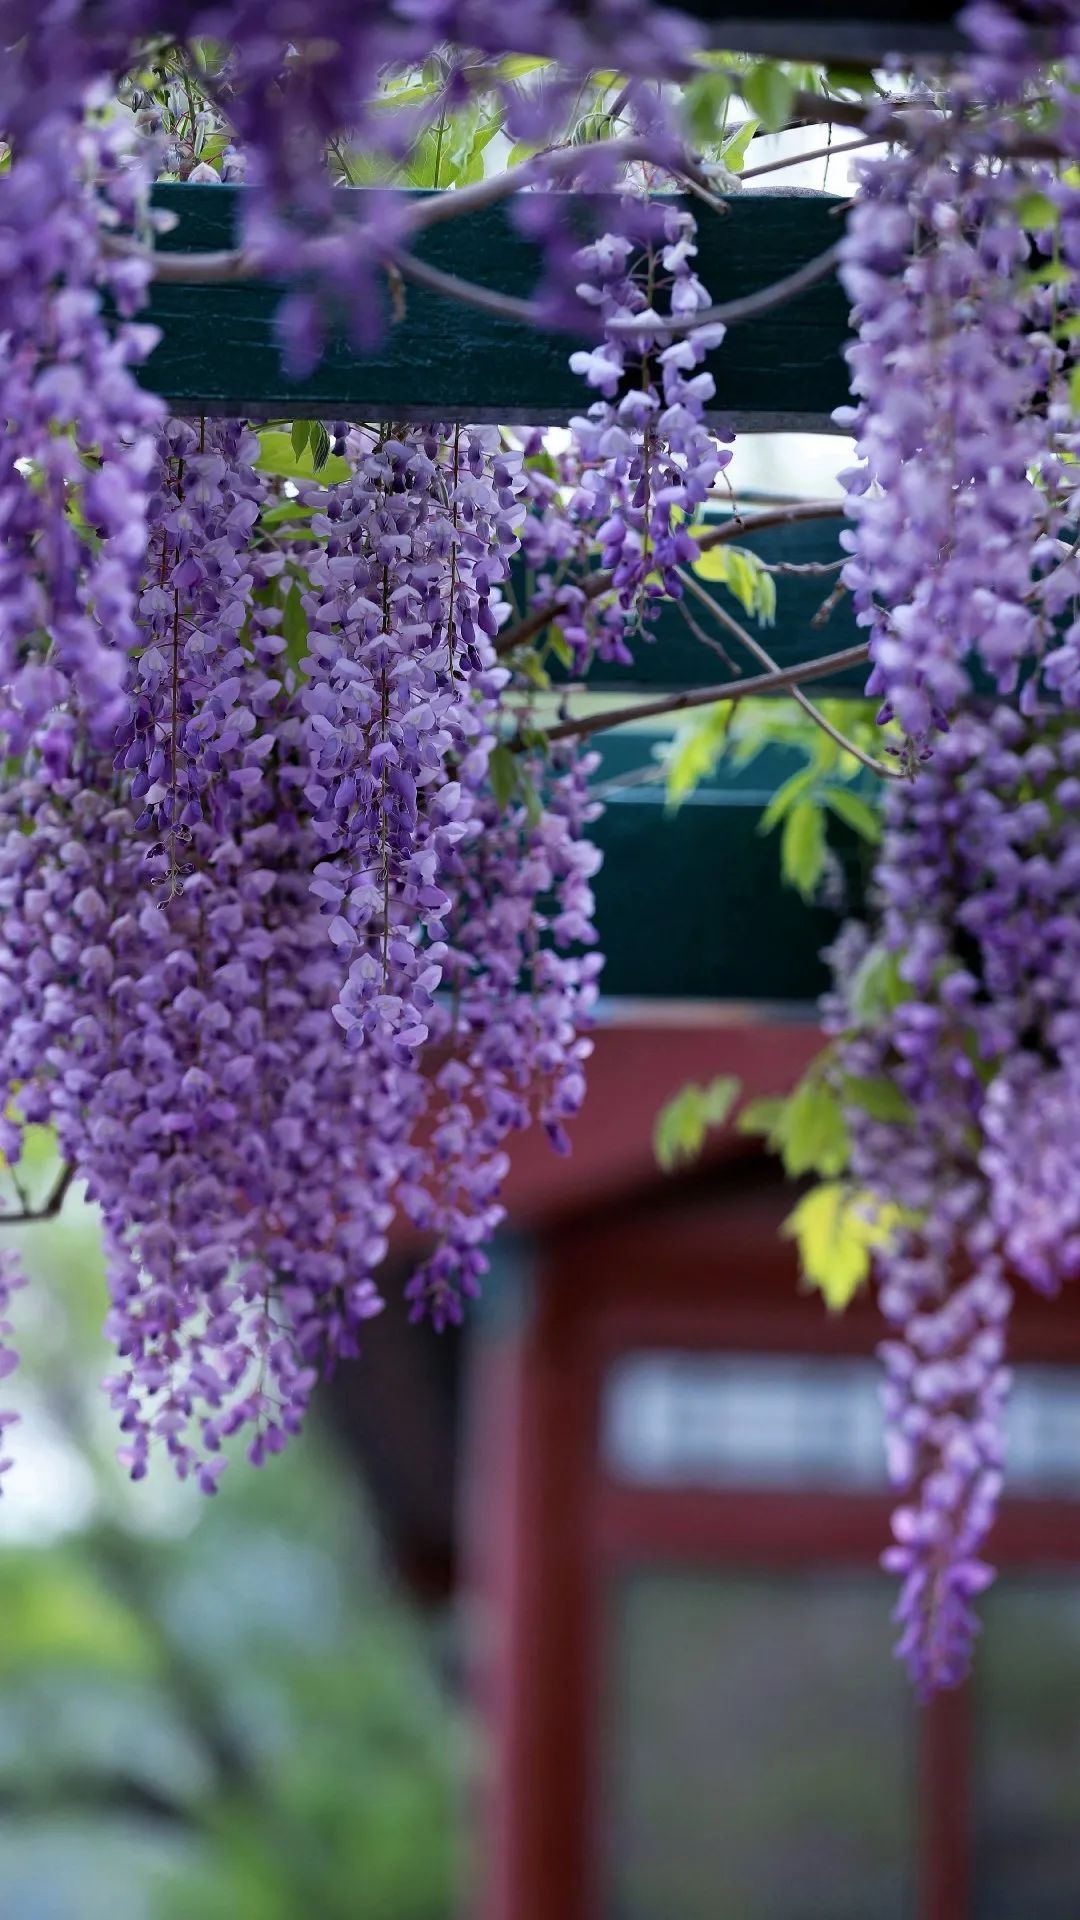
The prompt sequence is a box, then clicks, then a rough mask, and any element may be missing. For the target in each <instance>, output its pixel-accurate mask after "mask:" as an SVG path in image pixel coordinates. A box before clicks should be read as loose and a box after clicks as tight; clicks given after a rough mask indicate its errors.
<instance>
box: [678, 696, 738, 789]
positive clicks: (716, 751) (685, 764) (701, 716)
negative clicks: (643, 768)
mask: <svg viewBox="0 0 1080 1920" xmlns="http://www.w3.org/2000/svg"><path fill="white" fill-rule="evenodd" d="M732 712H733V709H732V708H731V706H730V705H728V704H726V703H725V704H723V705H720V706H715V707H702V708H701V710H700V711H699V712H698V713H695V714H691V715H690V717H689V719H688V720H686V721H684V723H683V725H682V726H681V727H680V728H679V731H678V733H677V734H676V735H675V738H674V740H673V741H672V743H671V746H670V747H669V748H668V751H667V755H666V758H665V760H664V774H665V780H666V786H667V802H668V806H669V807H671V808H672V809H677V808H678V807H679V806H681V804H682V802H683V801H684V800H685V799H686V796H687V794H688V793H693V792H694V789H695V788H696V787H697V786H699V785H700V783H701V781H702V780H705V779H707V778H708V776H709V774H710V773H712V771H713V768H714V767H715V766H716V764H717V762H718V761H719V760H720V759H721V758H722V756H723V752H724V747H725V744H726V742H727V737H728V729H729V728H730V726H731V717H732Z"/></svg>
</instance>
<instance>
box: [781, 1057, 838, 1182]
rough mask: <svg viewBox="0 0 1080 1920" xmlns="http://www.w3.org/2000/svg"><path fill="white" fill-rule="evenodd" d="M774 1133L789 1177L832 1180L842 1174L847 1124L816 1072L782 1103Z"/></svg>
mask: <svg viewBox="0 0 1080 1920" xmlns="http://www.w3.org/2000/svg"><path fill="white" fill-rule="evenodd" d="M778 1131H779V1132H780V1133H781V1140H780V1147H781V1152H782V1153H783V1156H784V1167H785V1170H786V1171H787V1172H788V1173H789V1174H791V1175H792V1177H793V1178H797V1177H798V1176H799V1174H802V1173H820V1174H824V1175H825V1177H826V1178H827V1179H832V1178H833V1177H834V1176H835V1175H836V1174H838V1173H843V1171H844V1169H845V1167H846V1166H847V1163H848V1155H849V1153H850V1142H849V1139H848V1130H847V1125H846V1123H845V1121H844V1115H843V1111H842V1109H841V1106H840V1102H839V1100H838V1099H837V1097H836V1095H835V1093H834V1092H833V1090H832V1088H831V1087H830V1086H829V1084H828V1082H827V1081H826V1080H824V1079H823V1078H822V1077H821V1074H820V1073H814V1072H810V1073H808V1074H806V1075H805V1076H804V1078H803V1079H802V1080H800V1082H799V1084H798V1086H797V1087H796V1088H795V1091H794V1093H792V1094H791V1095H790V1096H789V1098H788V1100H787V1102H786V1103H785V1112H784V1117H783V1121H782V1122H781V1124H780V1127H779V1129H778Z"/></svg>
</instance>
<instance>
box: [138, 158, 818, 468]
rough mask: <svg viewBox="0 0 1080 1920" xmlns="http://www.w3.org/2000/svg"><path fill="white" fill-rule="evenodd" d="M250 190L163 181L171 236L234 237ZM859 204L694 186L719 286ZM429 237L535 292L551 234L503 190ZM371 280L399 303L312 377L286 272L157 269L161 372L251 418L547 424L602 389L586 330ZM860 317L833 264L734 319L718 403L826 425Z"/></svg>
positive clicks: (434, 250) (424, 249) (757, 272)
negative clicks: (223, 279)
mask: <svg viewBox="0 0 1080 1920" xmlns="http://www.w3.org/2000/svg"><path fill="white" fill-rule="evenodd" d="M244 193H245V189H244V188H243V187H235V186H224V185H219V186H194V187H193V186H161V187H158V188H157V189H156V190H155V202H156V204H157V205H158V206H160V207H162V208H165V209H167V210H168V211H169V212H171V213H173V214H175V215H176V216H177V224H176V225H175V227H174V228H173V230H172V231H171V232H170V233H168V234H166V235H165V236H163V238H162V240H161V242H160V244H161V245H162V246H163V247H165V248H166V249H168V250H170V251H180V252H185V251H186V252H212V251H216V250H218V249H220V248H228V247H231V246H234V245H235V244H236V243H237V241H238V237H239V230H240V225H241V207H242V201H243V196H244ZM340 199H341V206H342V212H343V216H344V217H349V216H350V215H353V216H354V217H356V218H357V219H358V220H359V221H361V222H362V220H363V217H364V208H365V201H367V200H369V195H368V194H367V193H366V191H365V190H364V189H362V188H355V189H353V188H342V189H341V190H340ZM606 205H610V202H608V203H605V201H604V200H603V199H593V200H590V199H589V198H588V197H587V196H576V197H575V209H576V212H575V217H576V219H577V220H578V221H579V222H580V226H581V231H582V236H583V238H585V237H587V235H588V234H589V233H590V232H594V233H595V232H601V231H603V228H604V225H605V208H606ZM843 205H844V203H843V202H842V201H840V200H837V199H835V198H833V197H832V196H831V195H827V194H817V193H808V192H801V193H800V192H792V191H785V192H770V193H766V192H762V193H744V194H735V195H733V196H732V198H731V200H730V201H729V202H728V210H727V212H726V213H723V214H719V213H712V212H710V211H708V210H707V209H705V208H703V207H702V206H701V205H700V203H697V202H695V203H694V206H693V210H694V213H695V215H696V216H697V219H698V223H699V249H700V252H699V270H700V273H701V277H702V279H703V281H704V283H705V285H706V286H707V287H709V289H710V291H711V292H712V293H713V295H714V297H715V298H716V299H718V300H724V301H728V300H732V299H737V298H739V297H740V296H741V295H744V294H748V293H752V292H754V291H756V290H758V289H759V288H761V287H764V286H767V285H769V284H771V283H772V282H773V281H776V280H779V279H781V278H783V277H784V276H785V275H787V274H789V273H791V272H792V271H793V270H794V269H795V268H797V267H798V266H800V265H801V264H803V263H804V262H807V261H810V260H812V259H813V258H814V257H815V256H816V255H818V254H821V253H823V252H824V251H825V250H826V248H828V247H829V246H831V245H832V244H833V242H834V241H835V240H836V239H837V238H838V237H839V234H840V232H841V218H842V210H843ZM416 251H417V254H418V255H419V256H420V257H421V258H423V259H424V260H425V261H428V262H430V263H431V264H432V265H434V266H437V267H440V268H442V269H443V270H444V271H447V272H450V273H453V274H456V275H457V276H459V277H460V278H462V279H467V280H474V281H479V282H481V283H483V284H485V285H488V286H492V287H496V288H498V289H499V290H500V291H502V292H506V293H512V294H517V295H520V296H525V297H527V296H529V295H530V294H532V293H533V292H534V290H535V288H536V286H537V283H538V281H539V279H540V275H541V259H540V253H539V249H538V248H537V246H536V245H535V244H534V243H533V242H532V241H530V240H528V239H526V238H524V237H523V236H522V235H521V234H520V233H519V232H518V231H517V229H516V228H515V226H514V223H513V218H512V214H511V212H510V210H509V209H508V208H507V206H506V205H505V204H500V205H497V206H490V207H487V208H484V209H482V210H480V211H477V212H474V213H471V214H468V215H465V216H462V217H460V218H457V219H454V220H449V221H445V222H443V223H441V224H435V225H433V226H432V227H430V228H429V229H427V230H425V231H424V232H423V233H422V234H421V235H420V236H419V237H418V240H417V247H416ZM372 286H373V291H372V298H373V299H375V300H378V301H379V302H380V303H381V305H382V306H383V312H382V315H381V322H382V324H381V326H380V327H379V329H378V330H377V332H378V340H377V344H375V345H374V346H370V347H367V348H364V349H363V350H361V349H359V348H357V347H356V346H355V345H353V344H350V340H349V317H348V316H347V315H341V316H338V319H337V323H336V330H335V331H333V333H332V337H331V338H330V340H329V343H328V346H327V351H326V353H325V354H324V357H323V360H322V362H321V364H320V365H319V367H318V368H317V370H316V372H315V373H314V374H312V375H311V377H310V378H309V379H305V380H300V381H296V380H290V379H289V378H288V377H287V376H286V374H285V373H284V371H283V368H282V362H281V355H280V352H279V349H278V342H277V337H276V333H275V327H274V316H275V312H276V309H277V307H278V304H279V302H280V300H281V298H282V292H283V289H282V287H281V286H278V285H274V284H272V283H267V282H239V283H235V284H226V285H198V286H194V285H192V286H185V285H174V284H172V283H169V284H164V283H160V282H159V283H158V284H157V285H156V286H155V288H154V291H153V298H152V300H151V303H150V311H149V316H148V317H149V318H150V319H151V320H153V321H154V322H155V323H156V324H157V325H158V326H159V327H160V328H161V329H162V335H163V337H162V340H161V342H160V343H159V345H158V346H157V347H156V348H155V349H154V352H153V353H152V354H151V356H150V358H149V360H148V362H147V364H146V368H145V375H144V377H145V379H146V382H147V384H148V385H149V386H151V387H152V388H153V389H154V391H155V392H157V393H162V394H164V395H165V397H166V399H167V400H168V401H169V402H170V404H171V405H172V406H173V407H174V408H175V410H176V411H177V412H182V413H189V414H190V413H205V414H244V415H247V416H248V417H249V418H251V419H267V418H272V417H275V416H278V415H286V416H289V417H292V416H295V415H297V414H299V415H301V416H303V415H306V414H310V415H312V416H314V417H316V418H323V419H334V418H338V417H341V418H346V419H349V418H351V419H357V418H359V419H376V420H378V419H391V420H476V421H483V420H494V421H498V422H500V423H504V424H510V423H514V422H520V423H525V424H529V425H536V426H546V425H554V424H559V423H561V422H565V421H566V420H568V419H569V418H570V416H571V415H572V414H574V413H579V412H581V411H582V410H583V409H584V408H585V407H586V406H587V405H588V404H589V401H590V400H591V399H592V398H593V397H594V396H593V395H592V394H591V393H590V391H589V390H588V389H587V388H586V387H585V385H584V383H583V381H582V380H580V379H579V378H578V377H577V376H576V375H575V374H573V373H571V371H570V368H569V365H568V359H569V355H570V353H571V352H572V351H573V349H574V347H575V346H576V345H580V344H581V342H580V341H578V340H576V339H575V338H574V337H573V336H572V335H570V334H567V333H560V332H554V331H551V330H548V329H544V328H538V327H537V328H533V327H527V326H524V325H521V324H519V323H516V322H510V321H507V320H503V319H494V318H490V317H489V316H487V315H486V314H483V313H479V312H477V311H476V310H475V309H472V308H468V307H465V306H463V305H461V304H460V303H458V302H456V301H454V300H449V299H445V298H443V297H442V296H440V295H436V294H433V293H429V292H427V291H426V290H423V289H420V288H418V287H415V286H410V287H408V288H407V289H406V290H405V313H404V316H403V318H400V319H398V320H397V321H394V320H392V318H391V315H390V312H389V306H388V302H387V300H386V287H385V279H384V276H383V275H382V273H381V272H379V271H377V270H376V272H375V273H374V274H373V277H372ZM367 318H368V320H369V321H370V319H371V316H370V315H368V316H367ZM360 331H361V332H362V331H363V329H360ZM847 331H848V311H847V303H846V301H845V298H844V295H843V292H842V290H841V288H840V286H839V284H838V282H837V281H836V280H835V279H829V280H826V281H822V282H821V283H819V284H818V285H816V286H813V287H811V288H809V289H808V290H807V291H806V292H805V293H802V294H800V295H799V296H798V297H797V298H796V299H793V300H791V301H790V302H789V303H787V304H786V305H784V306H783V307H779V308H777V309H776V310H775V311H773V312H771V313H767V314H764V315H762V316H761V317H760V318H759V319H757V320H753V321H749V322H747V323H745V324H743V325H740V326H737V327H734V328H732V329H731V331H730V333H729V336H728V338H727V340H726V341H725V342H724V344H723V346H722V348H721V349H720V350H719V351H717V352H716V353H715V354H713V355H712V356H711V358H710V360H709V363H708V364H709V368H710V371H711V372H712V373H713V375H714V376H715V379H716V383H717V398H716V402H715V406H714V409H713V417H714V418H716V419H717V420H724V421H728V422H730V423H731V424H732V425H733V426H735V427H736V428H739V429H742V430H743V431H747V430H750V431H753V430H758V431H764V430H775V429H783V428H801V429H808V430H813V431H824V430H827V429H828V428H829V427H830V424H831V422H830V415H831V414H832V411H833V409H834V408H835V407H838V406H841V405H843V403H844V402H845V400H846V399H847V397H848V396H847V379H846V371H845V365H844V361H843V357H842V348H843V345H844V341H845V339H846V336H847Z"/></svg>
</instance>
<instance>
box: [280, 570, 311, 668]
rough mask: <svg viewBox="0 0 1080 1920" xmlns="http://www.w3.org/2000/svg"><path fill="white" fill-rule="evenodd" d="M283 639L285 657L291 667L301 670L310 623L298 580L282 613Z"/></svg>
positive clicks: (286, 599)
mask: <svg viewBox="0 0 1080 1920" xmlns="http://www.w3.org/2000/svg"><path fill="white" fill-rule="evenodd" d="M281 637H282V639H283V640H284V642H285V657H286V659H287V660H288V662H289V665H290V666H291V667H296V668H297V669H299V666H300V661H301V659H302V658H303V655H304V653H305V652H306V650H307V637H308V622H307V614H306V613H305V612H304V603H303V601H302V600H301V598H300V583H299V581H298V580H294V581H293V582H292V585H291V586H290V588H289V591H288V593H287V594H286V595H285V604H284V606H283V608H282V611H281Z"/></svg>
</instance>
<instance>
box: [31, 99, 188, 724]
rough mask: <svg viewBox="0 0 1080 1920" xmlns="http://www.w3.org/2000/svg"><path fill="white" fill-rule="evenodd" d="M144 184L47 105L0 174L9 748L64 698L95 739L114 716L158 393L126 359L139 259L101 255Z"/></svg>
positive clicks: (121, 154)
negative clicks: (111, 304) (112, 222)
mask: <svg viewBox="0 0 1080 1920" xmlns="http://www.w3.org/2000/svg"><path fill="white" fill-rule="evenodd" d="M141 188H142V178H141V175H140V172H139V169H138V167H137V166H136V165H135V163H134V161H133V159H132V157H131V156H130V155H128V154H126V153H125V151H124V147H123V142H122V140H121V139H120V137H119V135H118V133H117V132H116V131H115V130H110V129H109V128H107V127H100V126H87V125H82V124H80V122H79V121H78V119H76V118H74V117H72V116H70V115H66V114H64V115H62V114H56V115H54V116H53V117H51V118H49V119H47V120H45V121H44V122H43V123H41V124H40V125H38V126H36V127H35V128H34V129H33V130H32V131H31V132H29V133H28V135H27V138H26V140H25V143H24V144H22V145H21V146H20V147H19V150H18V152H17V154H16V156H15V158H14V160H13V162H12V165H11V167H10V168H9V170H8V171H7V172H6V173H5V174H3V176H0V265H2V271H0V362H2V370H0V688H2V694H0V731H2V733H3V737H4V741H5V750H6V751H8V752H11V753H19V752H21V751H22V750H23V747H24V746H25V744H26V742H27V740H28V738H29V737H30V735H31V734H32V733H33V731H34V729H35V728H36V727H37V725H38V724H39V723H40V721H41V720H42V719H43V717H44V716H45V715H47V714H48V713H50V712H51V711H52V710H54V709H58V708H60V707H61V706H62V705H63V704H64V702H65V700H66V698H67V697H68V695H69V693H70V694H71V695H72V696H73V697H74V699H75V700H76V701H77V702H78V705H79V709H80V711H81V713H82V715H83V716H84V718H85V723H86V725H87V726H89V727H90V728H91V729H92V730H93V731H94V734H95V737H96V738H97V739H99V740H102V739H108V738H109V737H110V735H111V731H112V729H113V728H115V726H116V725H117V723H118V721H119V720H120V719H121V718H122V716H123V714H124V712H125V702H126V680H127V671H128V655H129V652H130V650H131V649H132V648H133V647H134V645H135V644H136V638H137V635H136V625H135V601H136V594H137V591H138V584H139V578H140V574H141V570H142V565H143V558H144V554H145V550H146V507H147V485H148V475H149V472H150V468H151V464H152V460H153V437H152V429H153V426H154V424H155V422H156V420H157V418H158V416H159V413H160V405H159V403H158V402H157V401H156V400H155V399H154V398H153V397H152V396H151V395H149V394H147V393H144V392H143V391H142V390H141V389H140V388H139V386H138V385H137V384H136V380H135V372H134V369H135V368H136V367H137V366H138V364H139V363H140V362H141V361H142V360H143V359H145V357H146V354H147V352H148V351H149V349H150V347H151V346H152V345H153V343H154V340H155V339H156V333H155V332H154V330H153V329H152V328H149V327H146V326H143V325H139V324H136V323H135V322H134V321H132V320H131V319H130V318H128V319H126V320H124V321H123V322H122V323H121V324H120V325H119V326H116V325H110V324H109V322H108V320H107V319H106V315H105V312H104V305H103V302H104V297H105V295H106V294H108V295H109V296H110V297H111V298H112V300H113V301H115V303H116V305H117V306H118V307H119V310H120V312H121V314H125V315H128V316H130V315H131V313H132V312H133V311H134V309H135V308H136V307H137V306H138V305H139V303H140V301H141V299H142V296H143V292H144V289H145V285H146V280H147V270H146V267H145V265H143V264H142V263H140V262H138V261H135V260H132V259H126V258H121V259H117V260H109V261H106V260H104V259H103V257H102V252H101V223H102V220H103V218H104V217H106V215H107V216H108V217H110V218H112V219H116V218H122V219H125V220H130V219H131V218H133V217H134V215H135V212H136V210H137V206H138V201H139V195H140V192H141Z"/></svg>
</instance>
